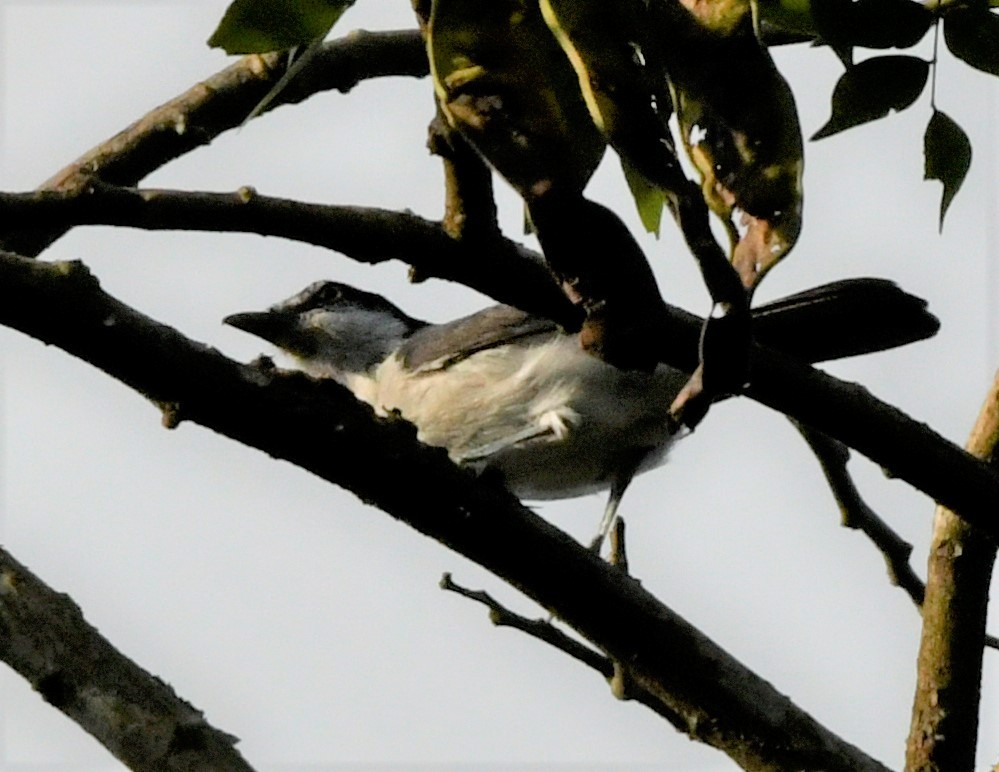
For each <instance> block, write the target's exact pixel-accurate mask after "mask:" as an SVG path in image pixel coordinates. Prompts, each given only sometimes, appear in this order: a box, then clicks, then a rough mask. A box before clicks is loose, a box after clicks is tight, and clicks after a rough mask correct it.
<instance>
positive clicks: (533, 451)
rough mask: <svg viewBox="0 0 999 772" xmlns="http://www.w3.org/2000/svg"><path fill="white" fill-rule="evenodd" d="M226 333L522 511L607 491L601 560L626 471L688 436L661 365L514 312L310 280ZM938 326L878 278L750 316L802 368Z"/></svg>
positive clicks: (673, 373)
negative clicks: (344, 393)
mask: <svg viewBox="0 0 999 772" xmlns="http://www.w3.org/2000/svg"><path fill="white" fill-rule="evenodd" d="M223 323H225V324H227V325H229V326H232V327H235V328H237V329H239V330H242V331H244V332H247V333H250V334H253V335H255V336H257V337H259V338H262V339H264V340H266V341H268V342H269V343H271V344H273V345H274V346H276V347H277V348H278V350H279V352H280V353H282V354H284V355H287V356H288V357H289V358H290V360H291V364H292V366H293V367H295V368H297V369H300V370H302V371H304V372H306V373H307V374H309V375H311V376H313V377H315V378H330V379H333V380H334V381H337V382H338V383H340V384H341V385H343V386H345V387H346V388H347V389H349V390H350V391H351V392H352V393H353V394H354V395H355V396H356V397H357V398H358V399H359V400H361V401H363V402H366V403H367V404H369V405H370V406H371V407H372V408H373V409H374V410H375V412H376V413H377V414H379V415H383V416H387V415H397V416H401V417H403V418H405V419H406V420H408V421H410V422H411V423H413V424H414V425H415V426H416V428H417V437H418V438H419V440H420V441H422V442H424V443H425V444H428V445H433V446H437V447H442V448H445V449H446V450H447V452H448V455H449V456H450V458H451V460H452V461H453V462H454V463H456V464H458V465H459V466H462V467H466V468H470V469H472V470H475V471H476V472H480V473H481V472H483V471H485V470H495V471H498V472H499V473H500V474H501V476H502V480H503V482H504V484H505V485H506V487H507V488H508V489H509V490H510V491H511V492H512V493H514V494H515V495H516V496H518V497H519V498H521V499H524V500H528V501H532V500H549V499H564V498H572V497H576V496H583V495H586V494H590V493H594V492H598V491H603V490H609V496H608V500H607V505H606V507H605V509H604V514H603V518H602V520H601V525H600V529H599V532H598V534H597V537H596V538H595V539H594V541H593V543H592V544H591V548H592V549H594V550H595V551H599V549H600V545H601V544H602V543H603V541H604V539H605V537H606V535H607V533H608V531H609V530H610V528H611V527H612V524H613V522H614V521H615V519H616V517H617V512H618V508H619V505H620V502H621V498H622V496H623V495H624V492H625V490H626V489H627V487H628V485H629V484H630V482H631V480H632V479H633V477H634V476H635V475H636V474H640V473H642V472H645V471H648V470H650V469H653V468H655V467H657V466H659V465H661V464H663V463H664V462H665V460H666V456H667V453H668V452H669V450H670V448H671V446H672V445H673V444H674V443H675V442H676V440H677V439H678V438H679V437H681V436H682V435H683V431H682V430H681V429H680V427H679V426H678V425H677V423H676V421H675V420H674V419H673V418H672V416H671V414H670V405H671V403H672V402H673V399H674V397H676V395H677V394H678V393H679V392H680V390H681V389H682V388H683V386H684V384H685V383H686V382H687V380H688V377H689V376H688V374H687V373H685V372H682V371H681V370H678V369H676V368H673V367H670V366H669V365H666V364H659V365H658V366H657V367H656V368H655V369H654V370H653V371H652V372H645V371H637V370H624V369H619V368H617V367H615V366H613V365H611V364H608V363H606V362H604V361H602V360H601V359H598V358H597V357H595V356H593V355H591V354H590V353H588V352H586V351H584V350H583V348H582V347H581V345H580V341H579V336H578V333H571V332H567V331H565V330H563V329H561V328H560V327H559V326H558V325H556V324H555V323H554V322H552V321H550V320H548V319H545V318H544V317H541V316H537V315H533V314H530V313H527V312H525V311H521V310H519V309H517V308H514V307H512V306H508V305H502V304H501V305H494V306H491V307H488V308H485V309H483V310H481V311H478V312H476V313H473V314H471V315H469V316H465V317H462V318H460V319H456V320H454V321H450V322H446V323H443V324H431V323H428V322H426V321H423V320H420V319H416V318H414V317H411V316H409V315H408V314H406V313H405V312H404V311H402V310H401V309H400V308H398V307H397V306H396V305H394V304H393V303H392V302H390V301H389V300H387V299H385V298H384V297H382V296H380V295H377V294H374V293H371V292H367V291H364V290H361V289H357V288H355V287H352V286H350V285H347V284H342V283H338V282H334V281H317V282H314V283H312V284H310V285H309V286H308V287H306V288H305V289H303V290H302V291H301V292H298V293H297V294H295V295H292V296H291V297H289V298H287V299H285V300H282V301H280V302H278V303H276V304H275V305H273V306H271V307H270V308H268V309H266V310H264V311H251V312H245V313H237V314H232V315H230V316H227V317H226V318H225V319H224V320H223ZM938 328H939V322H938V320H937V319H936V317H935V316H933V314H931V313H930V312H929V311H928V310H927V304H926V302H925V301H924V300H922V299H920V298H917V297H915V296H913V295H910V294H908V293H906V292H905V291H903V290H902V289H901V288H899V287H898V286H897V285H896V284H894V283H893V282H891V281H888V280H885V279H874V278H860V279H847V280H841V281H837V282H833V283H830V284H826V285H823V286H820V287H816V288H814V289H810V290H806V291H804V292H799V293H796V294H794V295H790V296H788V297H785V298H782V299H780V300H777V301H774V302H771V303H768V304H766V305H761V306H759V307H757V308H755V309H753V330H754V334H755V336H756V338H757V340H759V341H760V342H762V343H764V344H765V345H769V346H771V347H773V348H776V349H779V350H782V351H784V352H785V353H788V354H790V355H792V356H795V357H798V358H800V359H802V360H804V361H807V362H819V361H825V360H829V359H837V358H842V357H845V356H852V355H854V354H861V353H872V352H875V351H880V350H883V349H887V348H892V347H895V346H899V345H903V344H906V343H911V342H915V341H918V340H922V339H924V338H928V337H930V336H932V335H933V334H935V333H936V331H937V329H938Z"/></svg>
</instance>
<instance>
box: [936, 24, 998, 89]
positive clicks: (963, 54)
mask: <svg viewBox="0 0 999 772" xmlns="http://www.w3.org/2000/svg"><path fill="white" fill-rule="evenodd" d="M943 25H944V27H943V28H944V40H945V41H946V42H947V48H949V49H950V51H951V53H952V54H954V56H956V57H957V58H958V59H961V60H962V61H964V62H967V63H968V64H970V65H971V66H972V67H974V68H975V69H976V70H981V71H982V72H987V73H990V74H992V75H999V16H997V15H996V14H994V13H991V12H990V11H989V10H988V9H986V8H953V9H951V10H949V11H948V12H947V15H946V16H944V22H943Z"/></svg>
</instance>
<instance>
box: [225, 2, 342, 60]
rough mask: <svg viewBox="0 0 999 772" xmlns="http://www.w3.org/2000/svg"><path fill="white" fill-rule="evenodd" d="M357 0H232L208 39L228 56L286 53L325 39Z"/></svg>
mask: <svg viewBox="0 0 999 772" xmlns="http://www.w3.org/2000/svg"><path fill="white" fill-rule="evenodd" d="M353 4H354V0H233V2H232V4H231V5H230V6H229V7H228V8H227V9H226V12H225V16H223V17H222V21H220V22H219V26H218V27H217V28H216V30H215V32H213V33H212V36H211V37H210V38H209V39H208V45H209V46H211V47H212V48H221V49H223V50H224V51H225V52H226V53H227V54H261V53H266V52H268V51H283V50H284V49H286V48H292V47H293V46H298V45H304V44H306V43H311V42H312V41H313V40H316V39H318V38H323V37H325V36H326V34H327V33H328V32H329V31H330V30H331V29H332V28H333V25H334V24H336V22H337V21H338V20H339V18H340V16H342V15H343V12H344V11H346V10H347V9H348V8H349V7H350V6H352V5H353Z"/></svg>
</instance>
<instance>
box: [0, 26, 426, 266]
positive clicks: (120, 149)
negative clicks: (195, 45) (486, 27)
mask: <svg viewBox="0 0 999 772" xmlns="http://www.w3.org/2000/svg"><path fill="white" fill-rule="evenodd" d="M286 67H287V62H286V57H284V56H283V55H282V54H265V55H252V56H246V57H244V58H242V59H240V60H239V61H238V62H236V63H235V64H233V65H231V66H229V67H227V68H225V69H224V70H222V71H220V72H218V73H216V74H215V75H213V76H211V77H209V78H207V79H206V80H204V81H202V82H201V83H198V84H197V85H196V86H194V87H193V88H191V89H189V90H188V91H186V92H185V93H183V94H181V95H180V96H178V97H176V98H175V99H172V100H170V101H169V102H167V103H166V104H163V105H161V106H160V107H157V108H156V109H155V110H152V111H151V112H149V113H148V114H147V115H145V116H144V117H142V118H140V119H139V120H138V121H136V122H135V123H133V124H132V125H131V126H129V127H128V128H126V129H124V130H123V131H121V132H119V133H118V134H116V135H115V136H114V137H112V138H111V139H109V140H107V141H106V142H103V143H101V144H100V145H98V146H97V147H95V148H93V149H92V150H90V151H89V152H88V153H86V154H84V155H83V156H81V157H80V158H79V159H77V160H76V161H74V162H73V163H72V164H70V165H69V166H67V167H66V168H65V169H63V170H62V171H60V172H58V173H57V174H56V175H55V176H54V177H52V178H51V179H50V180H48V181H47V182H45V183H44V184H43V185H42V189H43V190H59V191H74V190H80V189H83V188H86V187H88V186H89V185H90V184H91V182H92V180H93V178H94V177H99V178H100V179H101V180H104V181H105V182H109V183H114V184H118V185H135V184H136V183H137V182H139V180H141V179H143V178H144V177H145V176H146V175H147V174H150V173H151V172H153V171H155V170H156V169H159V168H160V167H161V166H163V165H164V164H166V163H167V162H168V161H170V160H172V159H174V158H178V157H179V156H181V155H184V154H185V153H189V152H190V151H191V150H194V149H196V148H198V147H201V146H202V145H207V144H208V143H209V142H211V141H212V140H213V139H215V137H217V136H218V135H219V134H221V133H223V132H224V131H228V130H229V129H233V128H236V127H238V126H240V125H241V124H242V122H243V120H244V119H245V118H246V116H247V115H249V114H250V112H251V111H252V110H253V108H254V107H256V106H257V104H258V103H259V102H260V100H261V99H263V98H264V96H266V95H267V93H268V92H269V91H270V90H271V88H272V87H273V86H274V85H275V84H276V83H277V82H278V81H279V80H280V79H281V76H282V75H283V74H284V73H285V70H286ZM427 69H428V66H427V57H426V52H425V51H424V48H423V42H422V40H421V38H420V33H419V32H418V31H417V30H403V31H398V32H363V31H358V32H353V33H351V34H349V35H346V36H345V37H342V38H339V39H337V40H334V41H331V42H330V43H327V44H326V45H325V46H324V47H323V49H322V50H321V51H320V52H319V53H318V54H317V55H316V56H315V57H314V58H313V60H312V61H311V62H310V63H309V64H308V66H306V67H304V68H303V69H302V71H301V72H300V73H298V74H297V75H296V77H295V78H294V80H293V81H292V82H291V83H290V84H289V85H288V87H287V88H285V89H284V90H283V91H282V92H281V93H280V95H278V97H277V98H276V99H275V100H274V102H273V103H272V104H271V105H270V106H269V108H268V109H273V108H275V107H277V106H278V105H280V104H287V103H292V102H301V101H303V100H304V99H306V98H308V97H309V96H312V95H313V94H315V93H318V92H321V91H327V90H331V89H336V90H339V91H348V90H350V89H351V88H353V87H354V86H355V85H356V84H357V83H359V82H361V81H362V80H366V79H369V78H377V77H384V76H389V75H400V76H410V77H423V76H425V75H426V74H427ZM63 233H65V229H64V228H63V229H59V228H49V229H44V230H40V231H39V230H25V229H23V228H21V227H20V225H18V226H17V227H13V228H11V227H9V226H8V227H5V228H4V229H2V230H0V247H2V248H4V249H9V250H11V251H14V252H19V253H21V254H24V255H29V256H32V257H33V256H35V255H38V254H39V253H40V252H41V251H42V250H44V249H45V248H46V247H47V246H48V245H49V244H51V243H52V242H53V241H55V240H56V239H58V238H59V237H60V236H62V235H63Z"/></svg>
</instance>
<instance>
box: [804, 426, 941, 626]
mask: <svg viewBox="0 0 999 772" xmlns="http://www.w3.org/2000/svg"><path fill="white" fill-rule="evenodd" d="M792 423H793V424H794V425H795V427H796V428H797V429H798V431H799V432H801V436H802V437H804V438H805V441H806V442H808V445H809V447H811V449H812V452H813V453H814V454H815V457H816V458H817V459H818V460H819V464H820V465H821V466H822V472H823V473H824V474H825V477H826V481H827V482H828V483H829V488H830V489H831V490H832V494H833V497H834V498H835V499H836V504H837V505H838V506H839V511H840V514H841V516H842V523H843V526H844V527H845V528H853V529H855V530H859V531H861V532H862V533H864V534H865V535H866V536H867V538H869V539H870V540H871V542H873V544H874V546H875V547H877V548H878V549H879V550H881V553H882V555H884V559H885V563H886V564H887V566H888V578H889V579H890V580H891V583H892V584H894V585H896V586H897V587H901V588H902V589H903V590H905V592H906V594H907V595H908V596H909V598H910V599H911V600H912V602H913V603H914V604H916V607H917V608H919V607H920V606H922V603H923V593H924V592H925V590H926V586H925V585H924V584H923V580H922V579H920V578H919V576H918V575H917V574H916V572H915V571H913V570H912V566H911V565H910V564H909V557H910V556H911V555H912V545H911V544H909V543H908V542H907V541H905V540H904V539H902V537H901V536H899V535H898V534H897V533H896V532H895V531H894V530H892V528H891V526H889V525H888V523H886V522H885V521H884V520H882V519H881V518H880V517H879V516H878V514H877V512H875V511H874V510H873V509H871V508H870V507H869V506H868V505H867V502H866V501H864V500H863V498H861V496H860V491H858V490H857V487H856V486H855V485H854V484H853V479H852V478H851V477H850V472H849V470H848V469H847V467H846V465H847V462H848V461H849V460H850V451H849V449H848V448H847V447H846V446H845V445H844V444H843V443H841V442H838V441H836V440H834V439H833V438H832V437H829V436H827V435H825V434H822V432H817V431H815V430H814V429H811V428H809V427H808V426H805V425H803V424H800V423H798V422H797V421H792Z"/></svg>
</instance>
